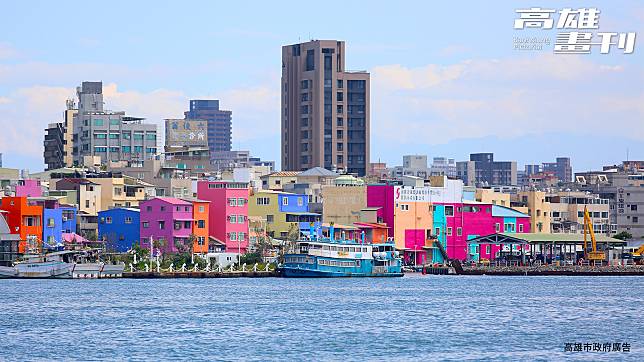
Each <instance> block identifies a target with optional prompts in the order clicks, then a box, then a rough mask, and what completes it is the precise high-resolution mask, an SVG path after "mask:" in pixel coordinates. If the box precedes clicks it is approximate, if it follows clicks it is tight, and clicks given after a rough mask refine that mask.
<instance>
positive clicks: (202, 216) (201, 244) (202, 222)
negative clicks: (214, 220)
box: [186, 199, 210, 254]
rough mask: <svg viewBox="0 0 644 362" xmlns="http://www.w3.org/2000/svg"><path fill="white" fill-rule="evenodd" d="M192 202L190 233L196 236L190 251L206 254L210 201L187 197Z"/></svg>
mask: <svg viewBox="0 0 644 362" xmlns="http://www.w3.org/2000/svg"><path fill="white" fill-rule="evenodd" d="M186 201H190V202H192V218H193V219H194V224H193V226H192V234H194V236H195V237H196V239H195V241H194V244H193V247H192V252H193V253H197V254H206V253H207V252H208V230H209V229H208V227H209V225H208V215H209V212H210V210H209V207H210V201H204V200H197V199H189V200H186Z"/></svg>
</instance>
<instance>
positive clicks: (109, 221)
mask: <svg viewBox="0 0 644 362" xmlns="http://www.w3.org/2000/svg"><path fill="white" fill-rule="evenodd" d="M105 223H106V224H111V223H112V218H111V217H110V216H108V217H106V218H105Z"/></svg>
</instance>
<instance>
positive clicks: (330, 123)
mask: <svg viewBox="0 0 644 362" xmlns="http://www.w3.org/2000/svg"><path fill="white" fill-rule="evenodd" d="M369 88H370V85H369V73H367V72H366V71H347V70H345V46H344V42H343V41H336V40H312V41H309V42H306V43H301V44H293V45H286V46H283V47H282V97H281V103H282V107H281V113H282V135H281V139H282V169H283V170H294V171H297V170H299V171H302V170H306V169H309V168H312V167H316V166H318V167H324V168H326V169H329V170H335V169H338V170H340V169H341V170H344V171H346V172H349V173H356V174H358V175H359V176H364V175H365V174H366V171H367V165H369V128H370V111H369Z"/></svg>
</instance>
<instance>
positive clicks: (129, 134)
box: [123, 132, 132, 140]
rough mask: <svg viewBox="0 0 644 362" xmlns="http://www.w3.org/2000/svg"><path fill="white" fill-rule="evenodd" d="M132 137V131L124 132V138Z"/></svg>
mask: <svg viewBox="0 0 644 362" xmlns="http://www.w3.org/2000/svg"><path fill="white" fill-rule="evenodd" d="M131 138H132V133H130V132H123V139H124V140H129V139H131Z"/></svg>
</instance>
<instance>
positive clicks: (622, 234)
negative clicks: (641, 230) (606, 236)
mask: <svg viewBox="0 0 644 362" xmlns="http://www.w3.org/2000/svg"><path fill="white" fill-rule="evenodd" d="M613 237H614V238H615V239H619V240H629V239H632V238H633V234H631V233H629V232H628V231H622V232H620V233H617V234H615V235H613Z"/></svg>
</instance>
